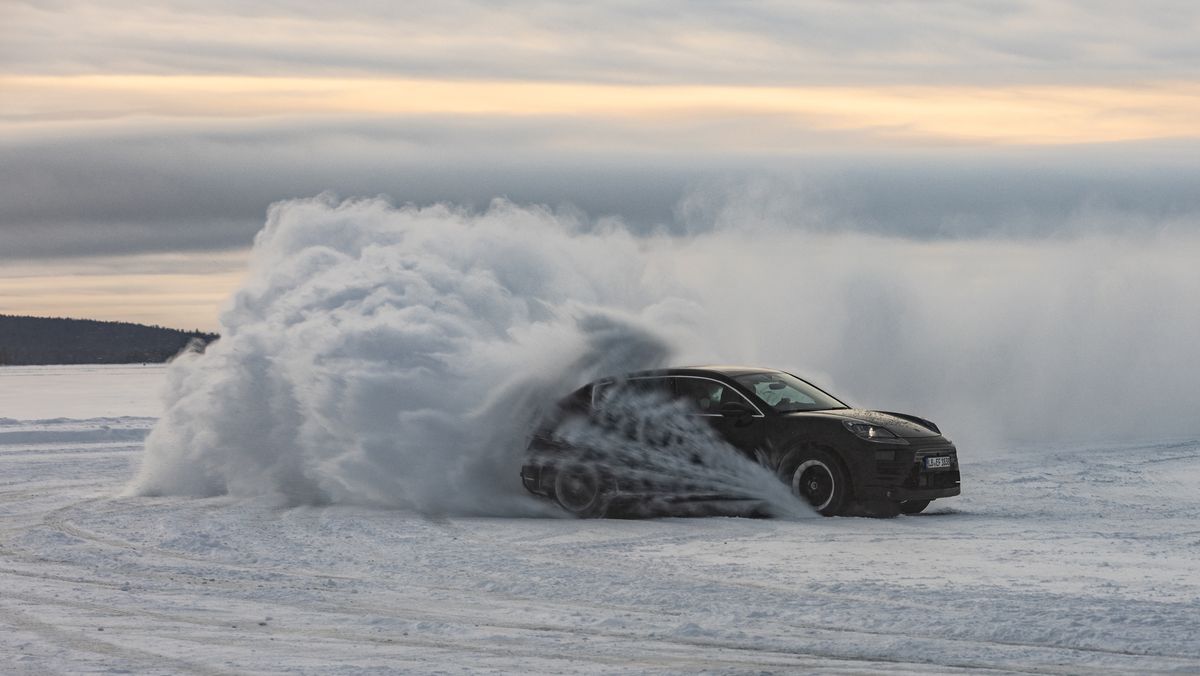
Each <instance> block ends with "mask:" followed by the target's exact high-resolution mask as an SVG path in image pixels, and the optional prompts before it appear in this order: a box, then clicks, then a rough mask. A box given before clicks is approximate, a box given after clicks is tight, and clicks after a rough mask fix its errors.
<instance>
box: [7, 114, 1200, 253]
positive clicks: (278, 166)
mask: <svg viewBox="0 0 1200 676" xmlns="http://www.w3.org/2000/svg"><path fill="white" fill-rule="evenodd" d="M541 122H542V123H543V124H541V125H539V124H538V123H537V122H528V121H526V122H520V123H517V122H512V121H508V122H504V121H496V122H494V123H489V121H487V120H481V119H474V120H468V121H465V122H464V121H461V120H452V121H437V120H431V119H420V120H399V121H394V122H390V123H388V122H380V121H373V122H370V123H361V124H357V123H356V124H349V123H347V124H344V125H343V126H338V125H336V124H333V123H331V122H313V123H310V124H307V125H306V124H304V123H303V122H299V123H298V122H291V123H281V124H280V125H279V126H278V128H273V129H272V128H264V126H263V125H261V123H259V124H256V126H255V127H254V128H250V129H237V128H232V129H231V128H228V127H225V128H215V129H214V128H204V127H200V128H183V129H176V130H166V131H163V130H155V131H148V132H144V133H137V132H135V131H133V130H132V129H128V128H126V129H124V130H123V131H122V132H121V133H120V134H119V135H118V134H113V135H110V136H107V137H92V136H88V135H79V136H76V137H73V138H72V137H65V138H53V139H51V138H38V137H34V138H31V139H29V140H24V141H12V140H10V141H9V142H7V143H6V144H5V145H4V147H3V152H2V153H0V239H2V241H3V244H4V246H3V247H0V258H7V259H20V258H31V257H41V258H45V257H68V256H85V255H100V254H105V255H113V254H123V253H142V252H161V251H211V250H225V249H238V248H245V247H247V246H248V245H249V244H250V241H251V238H252V236H253V234H254V233H255V232H256V231H257V230H258V229H259V228H260V226H261V223H262V219H263V216H264V214H265V213H266V209H267V207H268V206H269V205H270V204H271V203H272V202H275V201H278V200H282V199H290V198H294V197H303V196H309V195H315V194H317V193H320V192H324V191H326V190H332V191H334V192H337V193H340V194H343V195H374V194H386V195H389V196H390V197H391V198H392V199H394V200H396V201H397V202H401V203H404V202H412V203H415V204H431V203H435V202H452V203H455V204H461V205H465V206H474V207H476V208H482V207H484V206H486V205H487V204H488V203H489V202H490V201H491V200H492V199H493V198H494V197H496V196H505V197H508V198H510V199H512V200H514V201H516V202H518V203H541V204H549V205H551V206H554V207H564V208H568V209H573V208H577V209H581V210H582V211H584V212H585V213H587V214H590V215H592V216H595V217H598V216H615V217H618V218H620V219H622V220H623V221H625V222H626V223H627V225H628V226H629V227H630V228H631V230H633V231H634V232H638V233H642V234H647V233H651V232H655V231H659V230H665V231H668V232H676V233H679V232H689V231H695V230H697V229H705V228H708V227H711V225H712V224H714V223H715V222H717V221H719V220H721V219H726V220H728V218H730V217H731V216H730V215H731V214H736V217H737V218H741V219H748V220H750V221H753V220H754V219H760V220H761V219H764V218H765V219H769V220H772V221H773V222H777V223H787V224H790V225H791V226H792V227H796V228H802V229H807V230H818V231H833V230H842V231H858V232H867V233H879V234H888V235H895V236H901V237H913V238H918V239H928V238H963V237H966V238H975V237H1047V236H1063V235H1069V234H1072V233H1088V232H1127V233H1130V234H1135V235H1136V234H1145V233H1150V232H1154V231H1156V230H1160V229H1164V228H1166V229H1185V230H1190V229H1195V228H1196V227H1197V226H1198V224H1200V218H1198V216H1197V215H1198V214H1200V191H1197V190H1196V189H1195V177H1196V176H1197V175H1200V159H1196V158H1197V157H1200V153H1193V152H1191V151H1193V150H1196V149H1197V148H1196V144H1191V143H1180V142H1175V143H1164V142H1154V143H1142V144H1137V143H1131V144H1119V145H1110V146H1093V147H1059V148H1025V149H990V150H989V149H944V150H941V151H936V152H934V151H925V152H921V151H903V150H893V151H889V152H884V151H875V152H867V151H844V152H824V153H819V152H814V153H811V154H794V155H785V156H771V155H763V154H758V155H754V154H748V153H733V152H724V153H721V152H714V151H708V152H706V150H705V149H704V148H703V147H699V148H695V149H692V150H689V151H671V152H667V151H662V150H647V151H643V152H635V151H633V150H629V149H628V145H627V144H622V143H620V142H617V143H614V144H613V145H614V146H615V147H616V149H614V150H607V151H606V150H603V149H598V148H582V149H581V148H579V147H578V146H573V145H572V144H568V145H567V146H566V147H564V148H557V147H555V144H556V143H560V142H561V141H562V140H563V139H564V138H577V139H582V138H583V137H584V136H586V131H587V125H586V124H582V123H580V124H568V123H565V122H560V123H558V124H553V123H551V122H550V121H544V120H543V121H541ZM611 138H620V137H619V135H615V134H614V135H613V136H612V137H611ZM726 225H729V224H728V223H726Z"/></svg>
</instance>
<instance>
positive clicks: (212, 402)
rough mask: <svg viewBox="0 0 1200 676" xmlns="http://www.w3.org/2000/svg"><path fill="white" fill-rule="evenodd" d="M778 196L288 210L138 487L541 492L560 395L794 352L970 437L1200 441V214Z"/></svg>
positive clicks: (495, 496)
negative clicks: (523, 462) (771, 201)
mask: <svg viewBox="0 0 1200 676" xmlns="http://www.w3.org/2000/svg"><path fill="white" fill-rule="evenodd" d="M759 201H761V200H755V201H752V202H750V203H746V204H741V205H733V206H732V207H731V206H728V205H727V208H724V210H723V211H721V212H720V214H719V217H718V218H710V219H708V220H707V221H706V222H705V223H702V224H700V225H698V226H697V227H684V228H681V229H678V232H680V233H685V234H675V235H671V234H666V233H663V234H658V235H649V236H641V237H638V236H634V235H632V234H630V233H629V231H627V230H626V229H625V228H624V227H622V226H621V224H620V223H618V222H614V221H606V220H601V221H596V222H590V221H586V220H584V219H582V218H579V217H578V216H576V215H572V214H571V213H565V214H564V213H556V212H552V211H550V210H548V209H544V208H522V207H517V206H514V205H512V204H510V203H507V202H503V201H499V202H496V203H494V204H493V205H492V206H491V208H489V209H488V210H487V211H485V212H483V213H472V212H468V211H465V210H460V209H455V208H452V207H448V206H444V205H439V206H432V207H427V208H415V207H402V208H395V207H393V206H391V205H389V204H388V203H386V202H385V201H382V200H356V201H347V202H341V203H339V202H337V201H335V200H333V199H332V198H329V197H321V198H317V199H312V200H301V201H295V202H287V203H282V204H279V205H276V206H275V207H273V208H272V211H271V213H270V217H269V221H268V224H267V226H266V228H265V229H264V231H263V232H262V233H260V235H259V237H258V239H257V240H256V244H255V250H254V254H253V258H252V263H251V270H250V272H249V275H248V279H247V281H246V283H245V286H244V288H243V289H242V290H240V291H239V292H238V293H237V294H236V295H235V297H234V298H233V299H232V301H231V303H230V305H229V307H228V308H227V310H226V311H225V312H224V314H223V316H222V328H221V334H222V338H221V340H220V341H218V342H217V343H215V344H214V345H212V346H210V347H209V349H208V351H207V352H206V353H205V354H203V355H199V354H189V355H184V356H183V357H181V358H179V359H177V360H176V362H175V363H174V364H173V365H172V366H171V368H170V370H169V380H170V385H169V392H168V394H167V408H166V413H165V415H164V416H163V418H162V419H161V421H160V423H159V425H158V426H157V427H156V428H155V430H154V431H153V432H152V434H151V435H150V437H149V438H148V439H147V447H146V454H145V458H144V461H143V464H142V467H141V470H140V473H139V475H138V477H137V478H136V480H135V482H134V484H133V490H134V491H136V492H139V493H142V494H153V493H172V494H193V495H215V494H225V493H231V494H236V495H265V494H277V495H280V496H282V497H283V498H284V499H286V500H287V501H289V502H293V503H298V502H357V503H370V504H381V505H396V506H403V507H412V508H417V509H421V510H424V511H427V512H437V511H445V512H452V513H526V512H527V511H528V510H529V509H531V507H530V505H531V504H536V503H531V502H529V501H528V500H527V499H526V498H525V497H524V496H523V494H522V491H521V489H520V486H519V482H518V478H517V476H516V472H515V470H514V468H515V467H517V466H518V465H519V461H520V454H521V453H522V452H523V448H524V443H525V437H526V436H527V435H528V433H529V427H530V425H531V424H532V421H533V420H534V419H536V418H537V417H538V415H539V413H540V411H541V410H543V409H544V408H545V407H546V406H548V402H550V401H552V400H553V399H554V398H555V397H557V396H559V395H561V394H565V393H566V392H567V391H569V390H570V389H571V388H572V387H574V386H576V385H579V384H582V383H583V382H585V381H587V380H591V379H594V378H596V377H599V376H602V375H611V374H618V373H621V372H623V371H627V370H631V369H636V368H643V367H653V366H658V365H662V364H664V363H667V362H674V363H698V362H699V363H702V362H713V361H717V362H725V363H729V362H735V363H737V362H740V363H749V364H755V365H765V366H775V367H778V368H783V369H786V370H790V371H793V372H795V373H798V374H800V375H803V376H805V377H808V378H809V379H811V380H813V381H815V382H816V383H818V384H819V385H822V386H825V387H827V388H828V389H830V390H832V391H833V392H835V393H837V394H838V395H840V396H841V397H842V398H843V399H847V400H848V401H849V403H851V404H854V405H861V406H863V407H868V408H879V409H885V410H901V411H907V412H911V413H915V414H917V415H922V416H924V417H928V418H930V419H932V420H935V421H936V422H938V423H939V424H940V425H941V426H942V428H943V429H944V430H945V431H946V432H947V433H948V434H949V435H950V436H951V437H952V438H953V439H954V440H955V441H956V442H958V444H959V447H960V448H961V449H962V450H963V452H964V453H980V452H984V451H985V449H987V448H988V447H990V446H992V445H993V444H1002V443H1009V442H1012V441H1013V440H1018V439H1036V440H1050V441H1054V440H1068V439H1069V440H1080V441H1086V440H1111V439H1114V438H1138V437H1143V438H1144V437H1150V436H1159V437H1163V436H1184V435H1195V434H1200V419H1198V418H1197V417H1196V416H1195V411H1196V410H1200V391H1198V390H1197V388H1196V383H1197V382H1200V352H1198V351H1197V350H1196V349H1195V342H1196V340H1197V337H1198V336H1200V313H1198V312H1196V308H1197V307H1200V273H1198V272H1197V266H1196V258H1197V254H1198V252H1200V234H1198V230H1200V229H1198V228H1195V227H1190V226H1189V227H1182V226H1180V223H1181V221H1180V222H1177V223H1174V224H1172V227H1164V228H1159V229H1154V228H1148V227H1145V226H1144V224H1139V226H1138V227H1136V228H1131V229H1130V232H1133V233H1135V234H1133V235H1122V234H1120V233H1121V232H1122V229H1121V226H1120V224H1119V223H1115V224H1114V223H1108V224H1105V225H1104V226H1103V227H1099V228H1098V231H1099V232H1100V233H1102V234H1094V235H1093V234H1088V231H1087V228H1086V227H1084V225H1081V224H1079V223H1076V224H1074V225H1073V226H1072V227H1071V228H1070V229H1069V230H1068V231H1067V232H1055V233H1051V234H1049V235H1047V236H1045V237H1041V238H1030V237H1028V236H1021V237H1010V238H1007V239H974V240H947V239H941V240H937V239H935V240H929V239H910V238H904V237H898V236H891V237H882V236H873V235H869V234H863V233H855V232H841V231H838V230H837V228H836V227H834V226H831V225H829V224H824V225H822V224H820V223H817V224H816V225H814V224H813V223H812V222H811V218H810V217H811V214H810V215H809V216H806V217H804V218H801V217H797V218H796V219H795V220H790V219H789V218H788V216H787V214H788V212H789V210H788V209H773V210H772V209H757V210H756V209H755V204H757V203H758V202H759ZM790 208H792V209H802V208H803V205H795V206H793V207H790ZM1086 218H1087V219H1092V220H1094V219H1098V218H1105V216H1104V215H1103V214H1101V213H1098V212H1089V213H1088V214H1087V217H1086ZM819 220H820V219H818V221H819ZM1085 220H1086V219H1085ZM1184 225H1186V224H1184ZM1148 233H1150V234H1148ZM672 347H673V348H675V351H674V353H673V355H672V352H671V350H670V349H669V348H672Z"/></svg>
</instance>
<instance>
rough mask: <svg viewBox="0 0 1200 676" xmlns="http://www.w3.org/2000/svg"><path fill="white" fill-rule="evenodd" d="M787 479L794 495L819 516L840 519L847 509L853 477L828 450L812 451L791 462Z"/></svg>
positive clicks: (802, 453)
mask: <svg viewBox="0 0 1200 676" xmlns="http://www.w3.org/2000/svg"><path fill="white" fill-rule="evenodd" d="M785 480H786V481H787V482H788V484H789V485H790V486H791V487H792V494H793V495H795V496H796V497H798V498H800V499H801V500H804V501H805V502H807V503H808V504H809V505H812V508H813V509H814V510H816V511H817V513H818V514H821V515H823V516H836V515H838V514H841V513H842V512H843V511H844V510H845V509H846V502H847V501H848V500H849V497H850V477H849V476H848V475H847V474H846V470H845V469H843V468H842V463H841V462H840V461H839V460H838V459H837V458H836V457H834V455H833V454H832V453H830V452H828V451H825V450H822V449H819V448H809V449H805V450H803V451H801V452H800V453H799V455H798V456H797V458H796V460H795V461H794V462H792V463H791V470H790V471H789V472H788V474H787V476H786V477H785Z"/></svg>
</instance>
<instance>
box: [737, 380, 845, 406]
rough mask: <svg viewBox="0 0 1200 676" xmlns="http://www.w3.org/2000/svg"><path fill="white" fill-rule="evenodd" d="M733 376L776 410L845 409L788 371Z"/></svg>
mask: <svg viewBox="0 0 1200 676" xmlns="http://www.w3.org/2000/svg"><path fill="white" fill-rule="evenodd" d="M733 379H734V380H736V381H738V383H740V384H741V385H743V386H745V387H746V389H748V390H750V391H751V392H753V393H754V396H755V397H757V398H758V399H759V400H760V401H762V402H763V403H764V404H766V405H767V406H770V407H771V408H772V409H774V410H775V412H776V413H791V412H793V411H824V410H828V409H831V408H847V406H846V405H845V404H843V403H842V402H840V401H838V400H837V399H834V398H833V397H831V396H829V395H828V394H825V393H824V392H822V391H821V390H818V389H817V388H816V387H813V386H812V385H809V384H808V383H806V382H804V381H803V380H800V379H799V378H797V377H796V376H793V375H791V374H789V373H783V372H781V371H774V372H770V373H746V374H744V375H740V376H734V377H733Z"/></svg>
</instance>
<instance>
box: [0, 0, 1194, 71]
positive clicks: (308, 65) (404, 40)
mask: <svg viewBox="0 0 1200 676" xmlns="http://www.w3.org/2000/svg"><path fill="white" fill-rule="evenodd" d="M4 14H5V16H4V19H5V20H4V21H3V22H2V23H0V26H3V27H4V28H2V29H0V45H3V46H2V47H0V62H2V63H4V64H6V70H8V71H9V72H24V73H79V72H84V73H96V72H126V73H225V74H231V73H245V74H255V75H279V74H302V75H306V76H307V75H312V74H314V73H325V74H338V75H348V74H356V75H365V74H371V75H389V76H411V77H425V78H449V79H461V78H467V79H471V78H479V79H503V80H513V79H516V80H538V81H555V80H557V81H588V82H640V83H658V84H663V83H710V84H711V83H725V84H739V85H742V84H772V85H796V84H830V83H833V84H839V85H841V84H846V83H847V82H852V83H859V84H880V83H887V84H896V83H908V84H912V83H943V84H945V83H972V84H979V83H981V82H989V83H1031V82H1040V83H1064V82H1071V83H1079V82H1089V83H1093V84H1100V83H1112V82H1128V81H1130V79H1131V78H1132V79H1135V80H1144V79H1147V78H1150V79H1156V80H1176V79H1185V80H1191V79H1194V75H1195V73H1196V72H1197V71H1198V70H1200V48H1198V47H1197V46H1196V43H1195V40H1194V36H1195V34H1196V29H1197V26H1198V22H1200V9H1197V7H1196V6H1195V4H1194V3H1189V2H1154V3H1149V4H1139V5H1129V4H1128V3H1116V2H1112V3H1084V2H1064V1H1058V2H1039V3H1015V2H997V1H995V0H977V1H975V2H935V3H928V2H887V3H883V2H872V3H841V2H808V3H801V4H796V3H777V2H760V3H754V4H747V3H729V2H709V3H691V2H683V1H682V0H675V1H674V2H667V3H655V4H654V5H653V6H646V5H642V4H637V3H633V4H630V3H624V2H605V3H576V4H566V5H547V4H545V3H541V2H535V1H532V0H531V1H517V2H506V3H499V4H498V3H490V2H441V3H433V4H429V3H425V4H422V5H420V8H419V11H418V9H417V8H416V7H414V6H412V5H407V4H395V3H382V2H352V3H337V4H336V5H330V4H327V3H318V2H306V1H302V0H293V1H291V2H271V3H249V4H248V3H235V2H228V1H227V2H206V3H199V2H192V1H191V0H175V1H173V2H163V3H155V5H154V6H153V7H146V6H145V5H144V4H139V3H132V2H128V1H125V2H120V1H118V2H108V3H93V2H72V1H65V2H55V3H8V4H7V5H6V7H5V9H4Z"/></svg>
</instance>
